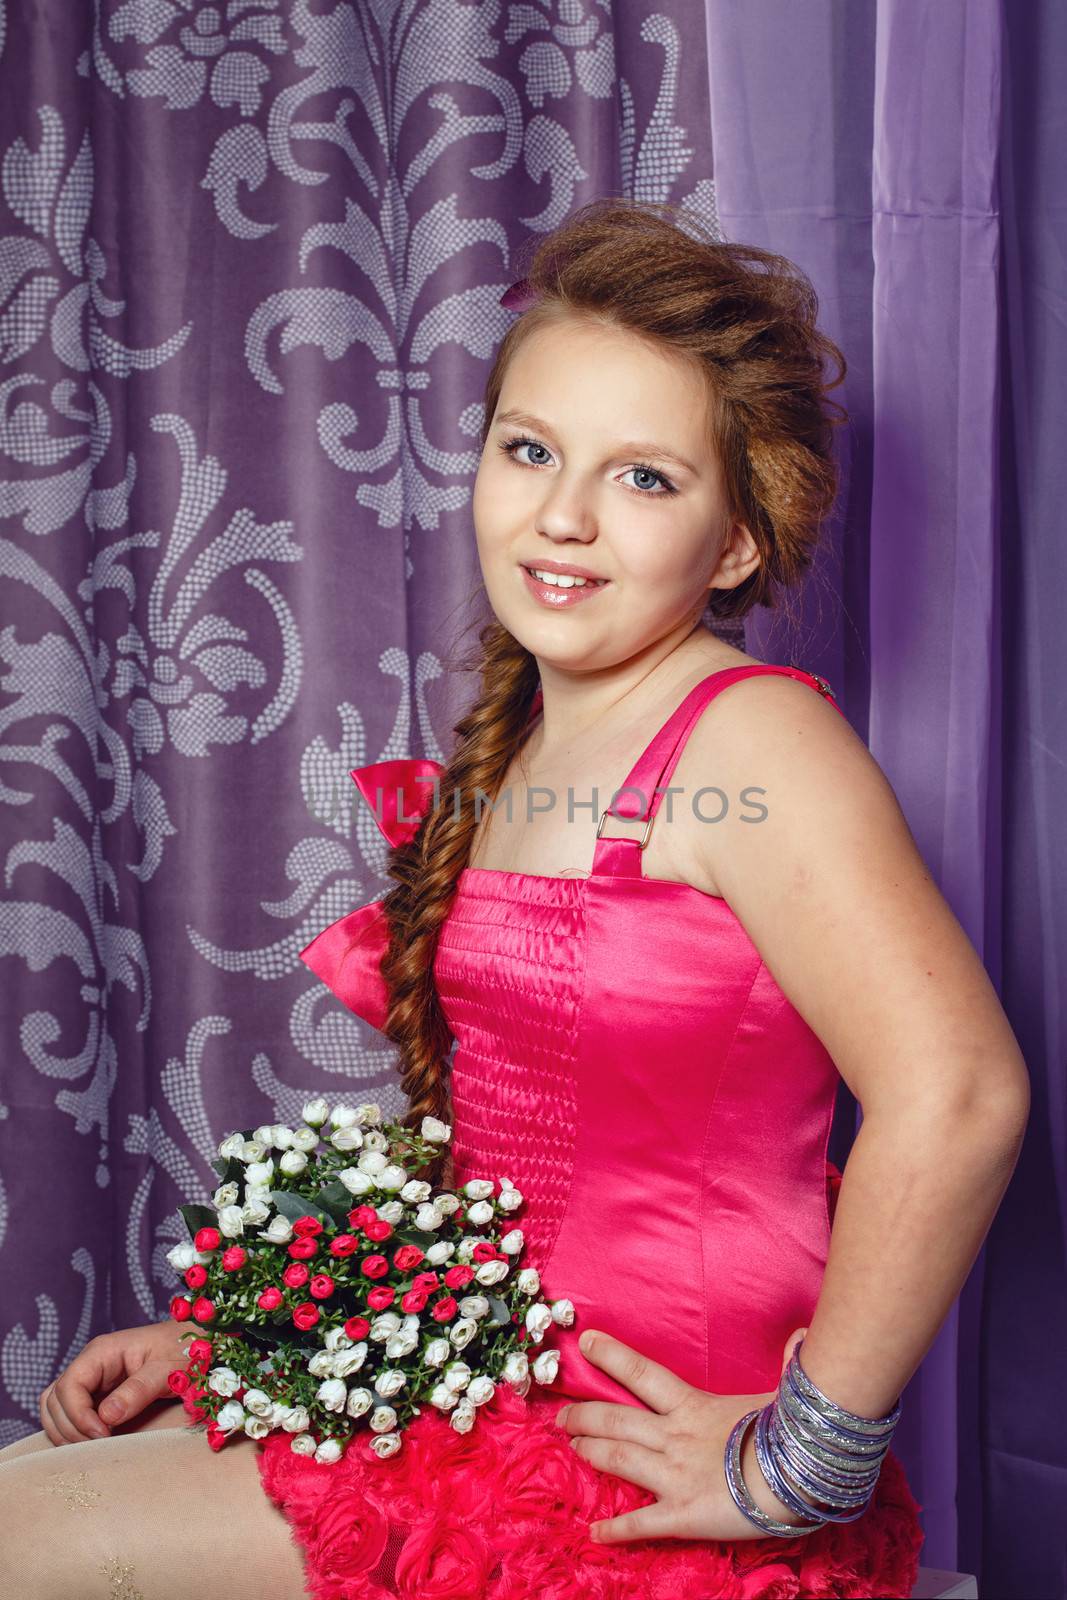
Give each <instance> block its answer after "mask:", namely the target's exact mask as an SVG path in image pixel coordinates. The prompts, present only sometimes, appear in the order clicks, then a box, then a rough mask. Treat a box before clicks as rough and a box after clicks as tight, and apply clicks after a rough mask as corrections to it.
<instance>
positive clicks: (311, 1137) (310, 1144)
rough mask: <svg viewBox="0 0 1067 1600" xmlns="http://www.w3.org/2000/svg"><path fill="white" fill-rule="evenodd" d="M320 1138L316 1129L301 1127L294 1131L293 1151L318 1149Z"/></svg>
mask: <svg viewBox="0 0 1067 1600" xmlns="http://www.w3.org/2000/svg"><path fill="white" fill-rule="evenodd" d="M318 1143H319V1136H318V1134H317V1133H316V1131H315V1129H314V1128H305V1127H299V1128H294V1129H293V1142H292V1145H291V1146H290V1148H291V1149H293V1150H307V1151H309V1152H310V1151H312V1150H315V1149H317V1148H318Z"/></svg>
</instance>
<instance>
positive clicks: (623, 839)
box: [596, 806, 656, 850]
mask: <svg viewBox="0 0 1067 1600" xmlns="http://www.w3.org/2000/svg"><path fill="white" fill-rule="evenodd" d="M612 814H613V813H612V810H611V807H610V806H608V807H607V809H606V810H604V811H602V812H601V813H600V821H599V822H598V823H597V830H596V836H597V838H598V839H599V838H600V835H601V834H602V833H603V831H604V823H605V821H606V820H607V818H608V817H609V816H611V815H612ZM639 820H640V818H638V817H615V821H616V822H638V821H639ZM655 820H656V816H655V812H653V814H652V815H651V816H650V817H649V819H648V821H647V822H646V823H645V831H644V833H643V834H642V835H641V837H640V839H635V838H634V837H633V836H632V835H630V836H627V835H626V834H621V835H620V834H609V835H608V838H609V839H614V840H615V841H616V843H618V844H635V845H637V847H638V849H639V850H643V849H644V848H645V845H646V844H647V843H648V836H649V834H650V833H651V832H652V824H653V823H654V822H655Z"/></svg>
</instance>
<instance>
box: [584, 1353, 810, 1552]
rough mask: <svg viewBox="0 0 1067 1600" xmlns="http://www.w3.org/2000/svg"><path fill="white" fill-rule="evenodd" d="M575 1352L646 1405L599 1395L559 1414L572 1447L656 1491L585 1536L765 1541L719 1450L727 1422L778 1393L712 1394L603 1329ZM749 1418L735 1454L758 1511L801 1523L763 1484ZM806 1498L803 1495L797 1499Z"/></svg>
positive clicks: (606, 1469)
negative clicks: (736, 1494) (736, 1495)
mask: <svg viewBox="0 0 1067 1600" xmlns="http://www.w3.org/2000/svg"><path fill="white" fill-rule="evenodd" d="M807 1331H808V1330H807V1328H797V1329H796V1330H795V1331H794V1332H793V1333H792V1334H790V1336H789V1338H788V1339H787V1340H786V1345H785V1353H784V1355H783V1358H782V1371H783V1372H784V1371H785V1368H786V1366H787V1365H788V1363H789V1358H790V1356H791V1355H792V1353H793V1348H794V1346H795V1345H796V1343H797V1341H798V1340H799V1339H802V1338H803V1337H804V1335H805V1334H806V1333H807ZM578 1345H579V1349H580V1350H581V1352H582V1354H583V1355H584V1356H585V1357H586V1358H587V1359H588V1360H590V1361H592V1362H593V1363H594V1365H595V1366H598V1367H600V1369H601V1370H602V1371H603V1372H606V1373H608V1375H609V1376H610V1377H612V1378H615V1379H616V1380H617V1381H618V1382H619V1383H621V1384H622V1385H623V1386H624V1387H625V1388H627V1389H630V1390H631V1391H632V1392H633V1393H634V1394H635V1395H636V1396H637V1398H638V1399H639V1400H643V1401H644V1402H645V1404H646V1405H648V1406H651V1408H652V1410H651V1411H644V1410H640V1409H638V1407H636V1406H628V1405H615V1404H613V1403H611V1402H609V1401H604V1400H580V1401H574V1402H573V1403H571V1404H570V1405H566V1406H562V1407H561V1408H560V1410H559V1411H558V1412H557V1413H556V1421H557V1423H558V1424H559V1425H560V1427H562V1428H564V1429H565V1430H566V1431H567V1432H568V1433H570V1434H572V1435H573V1438H572V1439H571V1444H572V1445H573V1447H574V1449H575V1450H576V1451H577V1452H578V1454H579V1455H581V1456H584V1457H585V1459H586V1460H587V1461H590V1462H592V1464H593V1466H595V1467H599V1468H600V1469H601V1470H602V1471H604V1472H611V1473H614V1474H615V1476H616V1477H619V1478H626V1479H628V1480H629V1482H630V1483H636V1484H638V1485H639V1486H640V1487H641V1488H642V1489H649V1490H651V1491H652V1493H653V1494H655V1495H656V1496H657V1498H656V1500H655V1501H654V1502H653V1503H652V1504H651V1505H647V1506H639V1507H638V1508H637V1509H636V1510H635V1511H628V1512H626V1514H625V1515H624V1516H620V1517H607V1518H605V1519H603V1520H602V1521H600V1522H593V1523H590V1525H589V1536H590V1538H591V1539H595V1540H597V1541H602V1542H604V1543H614V1542H616V1541H619V1540H624V1539H726V1540H740V1539H763V1538H767V1537H769V1535H767V1534H765V1533H763V1532H762V1531H761V1530H760V1529H759V1528H757V1527H756V1525H755V1524H754V1523H752V1522H750V1521H749V1520H748V1518H747V1517H746V1516H745V1515H744V1514H743V1513H742V1512H741V1511H739V1510H738V1508H737V1507H736V1506H735V1504H734V1502H733V1498H732V1497H731V1494H730V1490H729V1488H728V1486H727V1483H726V1473H725V1471H724V1468H723V1457H724V1456H725V1453H726V1441H727V1439H728V1438H729V1437H730V1432H731V1430H732V1428H733V1425H734V1423H735V1422H736V1421H737V1420H738V1418H739V1417H742V1416H744V1414H745V1413H746V1412H747V1411H753V1410H755V1409H757V1408H762V1407H763V1406H765V1405H766V1404H767V1402H768V1401H769V1400H773V1399H774V1397H775V1395H776V1394H777V1393H778V1390H777V1387H776V1388H774V1389H771V1390H768V1391H767V1392H766V1393H765V1394H742V1395H737V1394H709V1393H708V1392H707V1390H705V1389H694V1388H693V1387H692V1386H691V1385H690V1384H688V1383H686V1382H685V1381H684V1379H682V1378H679V1377H677V1376H676V1375H675V1374H674V1373H673V1372H670V1371H668V1369H667V1368H666V1367H663V1366H660V1365H659V1363H658V1362H656V1361H650V1360H649V1359H648V1357H647V1356H643V1355H641V1354H640V1353H639V1352H638V1351H637V1350H634V1349H632V1348H631V1347H630V1346H629V1345H627V1344H623V1343H622V1341H621V1340H620V1339H615V1338H613V1337H612V1336H611V1334H608V1333H602V1332H600V1331H598V1330H596V1329H587V1330H586V1331H585V1332H584V1333H583V1334H582V1336H581V1338H580V1339H579V1341H578ZM754 1427H755V1424H754V1423H753V1424H752V1425H750V1427H749V1429H748V1431H747V1433H746V1435H745V1442H744V1447H743V1449H742V1452H741V1469H742V1474H743V1476H744V1480H745V1483H746V1484H747V1485H748V1489H749V1492H750V1493H751V1495H752V1498H753V1499H754V1500H755V1502H756V1504H757V1505H758V1506H759V1507H760V1509H761V1510H762V1511H767V1512H769V1513H770V1515H771V1516H773V1517H776V1518H777V1519H778V1520H779V1521H781V1522H789V1523H792V1524H794V1525H795V1526H797V1527H800V1526H802V1525H803V1524H804V1522H805V1521H806V1520H807V1519H805V1518H803V1517H800V1516H798V1515H797V1514H796V1512H794V1511H791V1510H790V1509H789V1507H788V1506H785V1505H783V1504H782V1502H781V1501H780V1500H779V1499H778V1497H777V1496H776V1495H775V1494H773V1493H772V1492H771V1490H770V1489H769V1488H768V1486H767V1483H766V1480H765V1479H764V1476H763V1473H762V1472H761V1471H760V1468H759V1465H758V1463H757V1461H756V1455H755V1445H754V1443H753V1430H754ZM802 1498H803V1496H802Z"/></svg>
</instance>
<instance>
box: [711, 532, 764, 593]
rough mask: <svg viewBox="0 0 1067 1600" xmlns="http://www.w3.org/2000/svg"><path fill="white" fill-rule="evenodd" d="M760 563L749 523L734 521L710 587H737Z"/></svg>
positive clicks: (724, 542) (720, 553)
mask: <svg viewBox="0 0 1067 1600" xmlns="http://www.w3.org/2000/svg"><path fill="white" fill-rule="evenodd" d="M759 564H760V553H759V550H758V549H757V548H756V541H755V539H753V537H752V534H751V532H750V531H749V528H748V525H747V523H744V522H733V523H731V524H730V526H729V528H728V529H727V533H726V538H725V540H724V541H723V546H722V549H721V550H720V552H719V561H718V565H717V566H716V568H715V571H714V572H713V573H712V576H711V582H710V583H709V584H708V588H709V589H736V588H737V587H738V585H739V584H742V583H744V581H745V579H746V578H747V577H748V576H749V574H750V573H753V572H755V570H756V568H757V567H758V566H759Z"/></svg>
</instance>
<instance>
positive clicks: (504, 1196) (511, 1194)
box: [496, 1189, 522, 1211]
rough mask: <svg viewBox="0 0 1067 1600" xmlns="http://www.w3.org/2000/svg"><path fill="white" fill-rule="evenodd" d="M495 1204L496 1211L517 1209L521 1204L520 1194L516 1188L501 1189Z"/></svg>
mask: <svg viewBox="0 0 1067 1600" xmlns="http://www.w3.org/2000/svg"><path fill="white" fill-rule="evenodd" d="M496 1204H497V1210H498V1211H517V1210H518V1208H519V1207H520V1206H521V1205H522V1195H521V1194H520V1193H519V1191H518V1189H501V1191H500V1193H499V1194H498V1195H497V1197H496Z"/></svg>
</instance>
